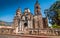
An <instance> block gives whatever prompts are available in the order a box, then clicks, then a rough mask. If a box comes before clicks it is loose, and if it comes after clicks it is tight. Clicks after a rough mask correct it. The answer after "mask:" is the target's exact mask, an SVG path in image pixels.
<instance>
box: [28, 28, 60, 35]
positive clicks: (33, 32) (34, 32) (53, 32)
mask: <svg viewBox="0 0 60 38" xmlns="http://www.w3.org/2000/svg"><path fill="white" fill-rule="evenodd" d="M28 32H29V33H28V34H30V35H45V36H47V35H48V36H59V35H60V29H51V28H50V29H47V28H46V29H28Z"/></svg>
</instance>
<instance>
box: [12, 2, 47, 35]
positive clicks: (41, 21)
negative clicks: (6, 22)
mask: <svg viewBox="0 0 60 38" xmlns="http://www.w3.org/2000/svg"><path fill="white" fill-rule="evenodd" d="M40 10H41V8H40V4H39V3H38V1H36V3H35V5H34V15H33V14H32V13H31V12H30V9H29V8H25V10H24V13H22V12H21V9H20V8H18V9H17V10H16V15H15V17H14V21H13V28H14V32H15V33H19V34H20V33H21V34H25V33H27V34H28V33H32V32H33V31H34V30H37V31H36V32H38V30H39V29H44V28H48V19H47V17H46V18H43V17H42V14H41V11H40Z"/></svg>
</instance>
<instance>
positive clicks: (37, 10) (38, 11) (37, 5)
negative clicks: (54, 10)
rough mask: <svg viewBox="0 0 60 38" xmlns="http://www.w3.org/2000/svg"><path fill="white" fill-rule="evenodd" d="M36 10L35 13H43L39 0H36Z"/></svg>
mask: <svg viewBox="0 0 60 38" xmlns="http://www.w3.org/2000/svg"><path fill="white" fill-rule="evenodd" d="M34 12H35V15H40V14H41V12H40V4H39V3H38V0H36V3H35V6H34Z"/></svg>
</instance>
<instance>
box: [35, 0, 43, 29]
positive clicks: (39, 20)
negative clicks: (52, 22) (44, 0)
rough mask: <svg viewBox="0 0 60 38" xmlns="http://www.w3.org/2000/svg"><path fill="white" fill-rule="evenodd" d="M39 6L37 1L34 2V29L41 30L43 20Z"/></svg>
mask: <svg viewBox="0 0 60 38" xmlns="http://www.w3.org/2000/svg"><path fill="white" fill-rule="evenodd" d="M40 10H41V9H40V4H39V3H38V0H36V3H35V5H34V13H35V15H34V28H41V29H42V28H43V19H42V14H41V11H40Z"/></svg>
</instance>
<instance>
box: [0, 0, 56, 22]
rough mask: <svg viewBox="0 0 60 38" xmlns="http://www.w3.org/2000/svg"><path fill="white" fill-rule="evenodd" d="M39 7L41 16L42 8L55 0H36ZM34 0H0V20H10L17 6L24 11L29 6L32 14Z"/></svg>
mask: <svg viewBox="0 0 60 38" xmlns="http://www.w3.org/2000/svg"><path fill="white" fill-rule="evenodd" d="M38 1H39V3H40V7H41V13H42V16H43V17H45V15H44V10H45V9H48V8H49V7H50V6H51V5H52V4H53V3H54V2H56V0H38ZM35 2H36V0H0V20H2V21H6V22H12V21H13V19H14V16H15V13H16V10H17V8H18V7H20V8H21V10H22V12H24V8H29V9H30V10H31V13H33V14H34V4H35Z"/></svg>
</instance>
